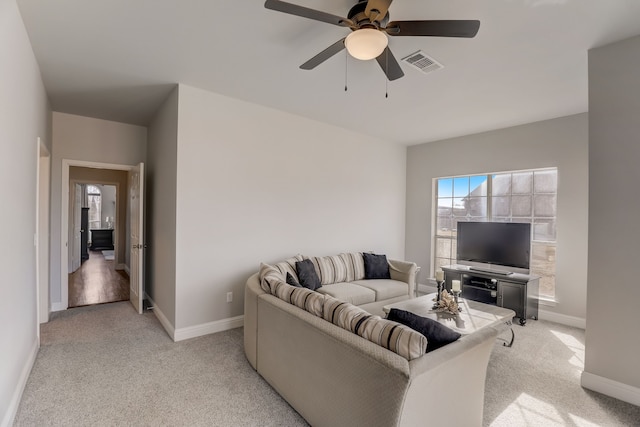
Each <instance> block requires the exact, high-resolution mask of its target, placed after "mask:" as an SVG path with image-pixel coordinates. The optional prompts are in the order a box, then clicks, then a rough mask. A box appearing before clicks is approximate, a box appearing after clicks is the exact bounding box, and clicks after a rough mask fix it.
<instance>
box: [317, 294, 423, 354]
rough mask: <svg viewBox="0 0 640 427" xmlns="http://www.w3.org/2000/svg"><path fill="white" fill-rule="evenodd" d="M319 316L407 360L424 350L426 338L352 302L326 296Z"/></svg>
mask: <svg viewBox="0 0 640 427" xmlns="http://www.w3.org/2000/svg"><path fill="white" fill-rule="evenodd" d="M323 305H324V308H323V314H322V318H323V319H324V320H326V321H328V322H331V323H333V324H334V325H336V326H339V327H341V328H342V329H346V330H348V331H351V332H353V333H354V334H356V335H359V336H361V337H362V338H364V339H366V340H369V341H371V342H373V343H375V344H378V345H379V346H381V347H384V348H386V349H388V350H391V351H393V352H394V353H397V354H398V355H400V356H402V357H404V358H405V359H407V360H412V359H416V358H418V357H420V356H422V355H423V354H425V352H426V351H427V338H426V337H425V336H424V335H422V334H421V333H419V332H416V331H414V330H413V329H411V328H409V327H407V326H404V325H401V324H400V323H397V322H392V321H390V320H387V319H382V318H380V316H373V315H371V314H369V313H368V312H366V311H365V310H363V309H361V308H360V307H356V306H355V305H353V304H350V303H348V302H344V301H339V300H338V299H336V298H333V297H331V296H325V298H324V304H323Z"/></svg>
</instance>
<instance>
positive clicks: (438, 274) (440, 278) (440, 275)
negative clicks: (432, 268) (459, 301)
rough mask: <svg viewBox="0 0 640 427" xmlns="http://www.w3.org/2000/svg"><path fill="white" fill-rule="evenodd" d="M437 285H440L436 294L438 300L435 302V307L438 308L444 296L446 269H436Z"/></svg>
mask: <svg viewBox="0 0 640 427" xmlns="http://www.w3.org/2000/svg"><path fill="white" fill-rule="evenodd" d="M436 285H437V286H438V293H437V294H436V300H435V301H436V302H435V304H433V308H438V304H439V303H440V299H441V298H442V291H443V290H444V271H442V270H439V271H436Z"/></svg>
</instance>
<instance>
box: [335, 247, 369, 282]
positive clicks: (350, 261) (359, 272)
mask: <svg viewBox="0 0 640 427" xmlns="http://www.w3.org/2000/svg"><path fill="white" fill-rule="evenodd" d="M339 257H340V258H341V259H342V260H343V261H344V263H345V265H346V268H347V280H345V282H353V281H355V280H362V279H364V259H363V258H362V254H361V253H360V252H349V253H342V254H340V255H339Z"/></svg>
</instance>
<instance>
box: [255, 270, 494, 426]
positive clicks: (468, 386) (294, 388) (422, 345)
mask: <svg viewBox="0 0 640 427" xmlns="http://www.w3.org/2000/svg"><path fill="white" fill-rule="evenodd" d="M408 264H412V263H404V262H400V263H397V262H394V261H389V266H390V269H391V267H392V266H393V265H395V266H396V267H397V268H398V271H396V273H394V274H398V275H397V276H395V277H396V279H395V280H397V279H398V278H400V277H401V276H400V275H404V276H402V277H405V278H406V277H408V276H406V275H407V274H409V275H410V274H413V279H410V278H409V279H408V281H407V282H404V283H406V287H407V295H406V296H403V298H407V297H410V296H411V295H413V293H412V292H413V289H412V286H415V282H412V280H415V271H414V270H412V269H414V268H415V264H413V266H411V267H410V268H409V270H408V271H407V270H404V269H403V268H401V267H402V266H407V265H408ZM294 265H295V263H294ZM280 267H282V269H278V268H275V266H268V265H263V266H262V267H261V271H260V273H256V274H253V275H252V276H251V277H250V278H249V279H248V280H247V284H246V288H245V301H244V303H245V315H244V346H245V354H246V356H247V359H248V360H249V363H250V364H251V366H253V368H254V369H256V370H257V372H258V373H259V374H260V375H261V376H262V377H263V378H264V379H265V380H266V381H267V382H268V383H269V384H270V385H271V386H272V387H273V388H274V389H275V390H276V391H277V392H278V393H279V394H280V395H281V396H282V397H283V398H284V399H285V400H286V401H287V402H288V403H289V404H290V405H291V406H292V407H293V408H294V409H295V410H296V411H297V412H298V413H300V415H302V417H304V418H305V420H307V421H308V422H309V423H310V424H311V425H313V426H385V427H387V426H425V425H460V426H480V425H482V411H483V406H484V383H485V376H486V370H487V364H488V361H489V356H490V354H491V350H492V348H493V344H494V341H495V338H496V337H497V335H498V333H499V329H497V328H492V327H488V328H484V329H482V330H480V331H479V332H477V333H474V334H471V335H466V336H463V337H462V338H460V339H459V340H457V341H455V342H453V343H451V344H448V345H446V346H444V347H441V348H439V349H437V350H434V351H431V352H429V353H425V351H426V345H427V340H426V338H425V337H424V336H423V335H421V334H419V333H418V332H416V331H414V330H412V329H410V328H408V327H406V326H404V325H400V324H398V323H395V322H391V321H389V320H387V319H383V318H381V317H380V316H377V315H372V314H371V313H369V312H368V311H367V310H365V309H363V307H368V308H369V309H372V311H375V310H377V309H378V307H381V305H380V304H382V305H384V304H386V302H385V301H388V300H393V299H395V298H400V297H397V296H394V297H389V298H387V299H386V300H385V299H380V300H379V301H371V302H365V303H363V304H362V305H361V306H360V307H358V306H357V305H354V304H352V303H350V302H346V301H341V300H340V299H338V297H337V296H334V295H335V293H334V295H330V293H329V292H327V291H328V290H327V289H325V292H324V293H320V292H317V291H312V290H310V289H306V288H303V287H295V286H292V285H290V284H288V283H286V272H289V273H290V271H287V270H288V269H289V268H288V267H284V266H283V265H281V266H280ZM283 271H284V272H285V273H283ZM403 271H404V272H403ZM411 271H414V272H413V273H411ZM349 274H351V273H349ZM356 277H357V276H356ZM356 277H354V279H355V278H356ZM349 278H351V276H350V277H349ZM360 280H364V279H360ZM389 280H394V279H389ZM339 283H351V282H339ZM366 285H369V286H366ZM329 286H331V285H323V286H322V287H329ZM358 286H363V287H368V288H369V289H373V290H374V293H375V295H376V298H378V296H379V297H380V298H383V296H384V295H385V291H384V290H383V289H378V288H381V287H379V286H377V285H375V286H374V285H373V284H371V283H370V284H367V283H362V284H359V285H358ZM347 288H350V287H346V288H345V289H347ZM329 290H331V291H336V292H337V291H338V289H337V288H336V289H329ZM343 295H344V294H343ZM348 295H351V294H348ZM338 296H339V295H338ZM383 303H384V304H383Z"/></svg>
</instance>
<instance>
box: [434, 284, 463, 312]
mask: <svg viewBox="0 0 640 427" xmlns="http://www.w3.org/2000/svg"><path fill="white" fill-rule="evenodd" d="M434 310H435V311H445V312H447V313H450V314H458V312H459V311H460V308H459V307H458V303H457V302H456V300H455V298H454V297H453V296H452V295H449V293H448V292H447V290H446V289H443V290H442V294H441V295H440V301H437V302H436V304H435V306H434Z"/></svg>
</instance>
